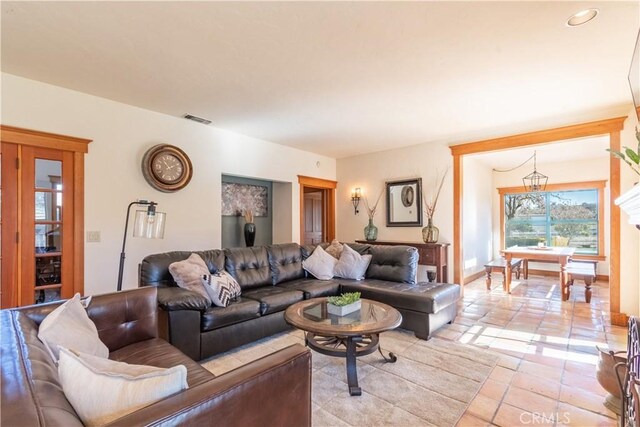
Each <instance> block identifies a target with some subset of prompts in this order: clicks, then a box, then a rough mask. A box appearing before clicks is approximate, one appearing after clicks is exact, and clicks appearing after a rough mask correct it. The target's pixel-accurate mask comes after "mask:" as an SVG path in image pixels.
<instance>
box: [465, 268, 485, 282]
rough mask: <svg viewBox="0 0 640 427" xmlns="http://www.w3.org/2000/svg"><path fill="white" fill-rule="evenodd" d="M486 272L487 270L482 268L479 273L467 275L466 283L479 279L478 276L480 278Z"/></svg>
mask: <svg viewBox="0 0 640 427" xmlns="http://www.w3.org/2000/svg"><path fill="white" fill-rule="evenodd" d="M485 274H486V273H485V271H484V270H480V271H478V272H477V273H473V274H471V275H469V276H466V277H465V278H464V284H465V285H466V284H468V283H471V282H473V281H474V280H476V279H478V278H480V277H482V276H484V275H485Z"/></svg>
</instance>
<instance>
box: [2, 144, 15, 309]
mask: <svg viewBox="0 0 640 427" xmlns="http://www.w3.org/2000/svg"><path fill="white" fill-rule="evenodd" d="M17 159H18V146H17V145H16V144H0V285H1V286H0V289H1V293H0V306H1V308H9V307H15V306H16V305H18V287H17V286H16V284H17V283H18V272H19V270H18V258H19V257H18V234H17V233H18V185H17V171H18V167H17Z"/></svg>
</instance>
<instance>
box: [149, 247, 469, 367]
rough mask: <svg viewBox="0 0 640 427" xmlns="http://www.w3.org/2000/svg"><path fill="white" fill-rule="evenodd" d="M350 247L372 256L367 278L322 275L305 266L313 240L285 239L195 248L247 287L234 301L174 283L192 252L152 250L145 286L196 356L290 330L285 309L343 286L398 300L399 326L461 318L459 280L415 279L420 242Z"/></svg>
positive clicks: (422, 329)
mask: <svg viewBox="0 0 640 427" xmlns="http://www.w3.org/2000/svg"><path fill="white" fill-rule="evenodd" d="M325 245H326V244H325ZM349 246H350V247H352V248H353V249H355V250H356V251H358V252H359V253H361V254H371V255H372V259H371V263H370V265H369V268H368V269H367V272H366V275H365V280H362V281H356V280H348V279H338V278H336V279H333V280H317V279H315V278H313V277H311V276H310V275H307V274H306V272H305V271H304V269H303V268H302V261H303V259H306V258H307V257H308V256H310V254H311V253H312V252H313V250H314V248H315V247H313V246H300V245H298V244H297V243H287V244H279V245H272V246H261V247H251V248H233V249H214V250H206V251H194V252H195V253H197V254H199V255H200V256H201V257H202V258H203V259H204V261H205V263H206V264H207V266H208V267H209V270H210V271H211V272H212V273H215V272H216V271H218V270H223V269H224V270H226V271H228V272H229V273H230V274H231V275H232V276H233V277H234V278H235V279H236V280H237V281H238V283H239V284H240V286H241V287H242V296H241V297H239V298H238V299H237V300H235V301H232V303H231V304H230V305H229V306H228V307H215V306H213V307H211V306H209V304H208V302H207V300H206V299H205V298H204V297H203V296H201V295H198V294H196V293H195V292H191V291H188V290H185V289H181V288H179V287H178V286H177V285H176V283H175V282H174V280H173V277H172V276H171V273H170V272H169V264H171V263H172V262H176V261H181V260H184V259H186V258H188V257H189V255H191V253H192V252H190V251H180V252H167V253H161V254H155V255H150V256H147V257H146V258H145V259H144V260H143V261H142V263H141V264H140V282H139V286H154V287H157V288H158V302H159V305H160V308H161V309H162V313H164V315H166V325H167V328H168V336H169V340H170V342H171V343H172V344H173V345H175V346H176V347H178V348H179V349H180V350H182V351H183V352H184V353H186V354H187V355H188V356H189V357H191V358H193V359H195V360H201V359H205V358H207V357H210V356H212V355H214V354H217V353H221V352H224V351H227V350H229V349H232V348H234V347H238V346H240V345H243V344H246V343H249V342H252V341H255V340H257V339H260V338H263V337H266V336H269V335H272V334H274V333H277V332H281V331H285V330H287V329H290V326H289V325H288V324H287V323H286V322H285V320H284V311H285V309H286V308H287V307H289V306H290V305H291V304H293V303H295V302H298V301H302V300H303V299H309V298H316V297H322V296H330V295H338V294H340V293H342V292H354V291H358V292H361V294H362V297H363V298H369V299H373V300H377V301H380V302H383V303H386V304H389V305H391V306H393V307H395V308H396V309H398V310H399V311H400V312H401V313H402V318H403V321H402V326H401V327H402V328H405V329H409V330H412V331H414V333H415V335H416V336H417V337H418V338H422V339H425V340H426V339H429V337H430V334H431V333H433V331H435V330H436V329H438V328H440V327H441V326H443V325H444V324H446V323H450V322H451V321H452V320H453V319H455V317H456V313H457V301H458V300H459V299H460V286H459V285H453V284H433V283H431V284H429V283H416V272H417V268H418V252H417V249H416V248H413V247H410V246H383V245H366V244H359V243H349Z"/></svg>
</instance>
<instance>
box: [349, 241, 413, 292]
mask: <svg viewBox="0 0 640 427" xmlns="http://www.w3.org/2000/svg"><path fill="white" fill-rule="evenodd" d="M349 246H351V245H349ZM369 253H370V254H371V255H372V258H371V263H370V264H369V268H368V269H367V275H366V278H367V279H379V280H388V281H390V282H401V283H412V284H414V283H416V275H417V273H418V250H417V249H416V248H414V247H411V246H384V245H371V246H370V248H369Z"/></svg>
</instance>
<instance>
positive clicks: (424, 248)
mask: <svg viewBox="0 0 640 427" xmlns="http://www.w3.org/2000/svg"><path fill="white" fill-rule="evenodd" d="M356 242H357V243H364V244H369V245H391V246H401V245H402V246H413V247H414V248H416V249H418V255H419V258H418V264H420V265H432V266H435V267H436V282H438V283H449V279H448V274H447V270H448V266H449V257H448V253H449V251H448V248H449V245H450V244H449V243H424V242H399V241H395V240H376V241H373V242H369V241H367V240H356Z"/></svg>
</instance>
